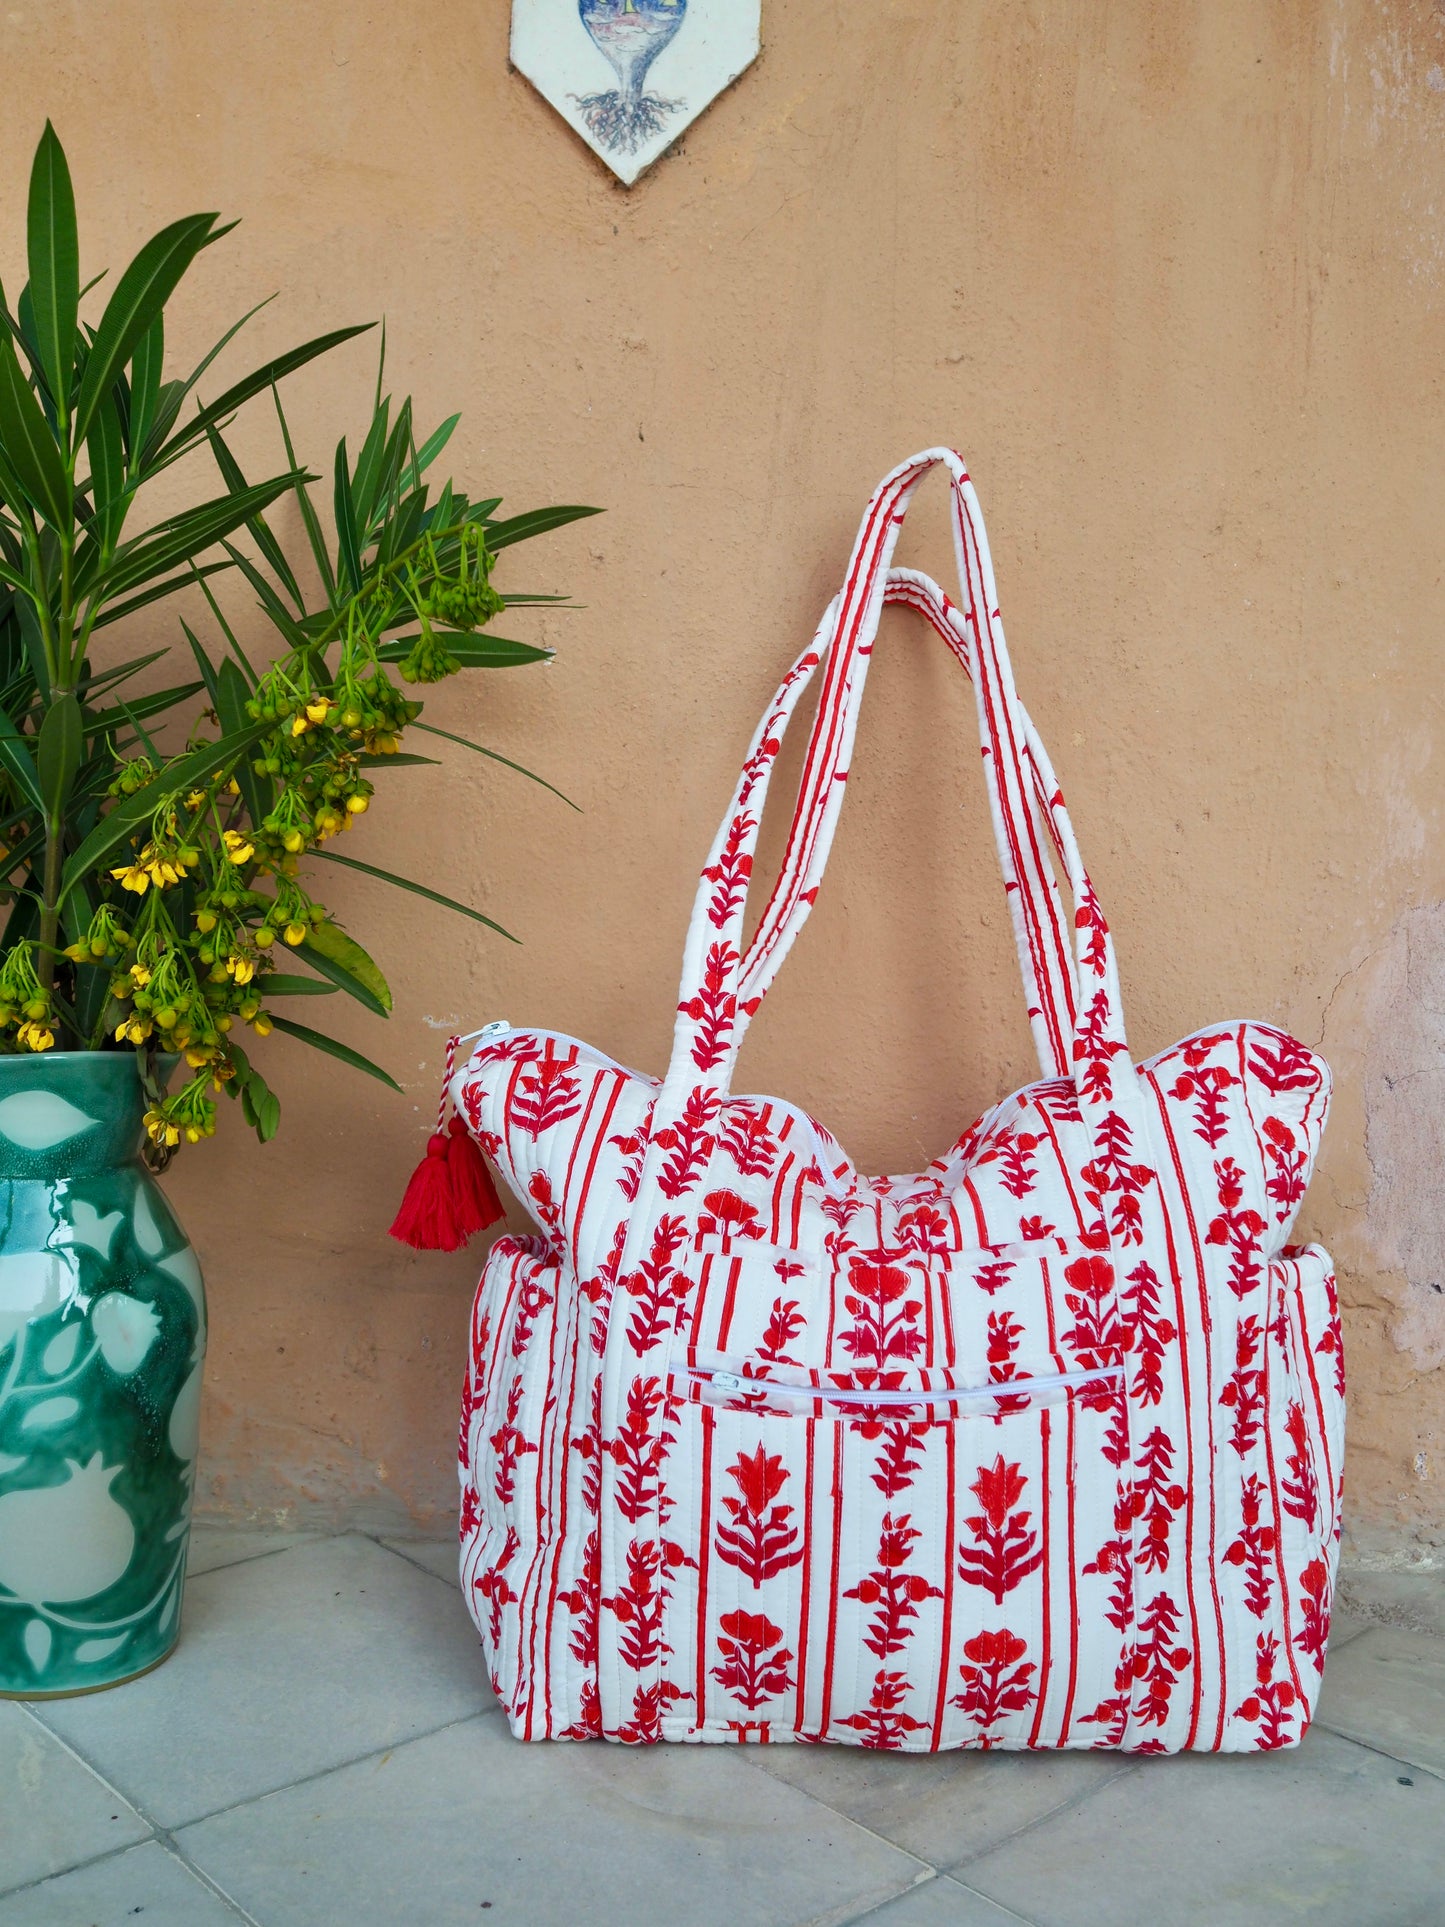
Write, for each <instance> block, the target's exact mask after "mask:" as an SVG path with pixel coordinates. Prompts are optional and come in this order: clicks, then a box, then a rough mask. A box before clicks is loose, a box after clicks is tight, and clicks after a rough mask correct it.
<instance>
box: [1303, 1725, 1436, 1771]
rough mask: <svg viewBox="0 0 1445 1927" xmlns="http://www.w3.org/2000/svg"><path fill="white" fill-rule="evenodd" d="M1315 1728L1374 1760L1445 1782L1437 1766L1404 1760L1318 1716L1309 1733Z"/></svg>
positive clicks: (1387, 1749) (1384, 1748)
mask: <svg viewBox="0 0 1445 1927" xmlns="http://www.w3.org/2000/svg"><path fill="white" fill-rule="evenodd" d="M1316 1728H1318V1729H1319V1731H1320V1732H1321V1733H1328V1734H1329V1735H1330V1736H1331V1738H1332V1739H1336V1740H1344V1741H1345V1742H1346V1743H1347V1744H1348V1745H1350V1746H1358V1747H1359V1748H1360V1749H1361V1750H1362V1751H1363V1752H1365V1753H1373V1754H1374V1755H1375V1757H1376V1759H1380V1760H1388V1761H1389V1762H1390V1764H1391V1765H1392V1766H1403V1767H1405V1768H1406V1769H1407V1770H1408V1771H1409V1772H1411V1773H1428V1774H1429V1775H1430V1778H1431V1779H1432V1780H1445V1772H1442V1771H1441V1769H1440V1768H1439V1767H1438V1766H1422V1765H1421V1764H1420V1762H1419V1761H1418V1760H1405V1759H1402V1758H1401V1757H1400V1755H1399V1754H1398V1753H1392V1752H1390V1750H1389V1748H1388V1747H1384V1746H1376V1745H1375V1744H1374V1743H1373V1741H1371V1740H1362V1739H1361V1738H1360V1736H1359V1734H1358V1733H1347V1732H1345V1730H1344V1728H1343V1727H1340V1726H1331V1725H1330V1723H1329V1721H1328V1720H1322V1719H1320V1718H1319V1717H1318V1716H1316V1717H1315V1718H1314V1719H1312V1720H1311V1721H1310V1731H1311V1732H1313V1731H1314V1730H1315V1729H1316Z"/></svg>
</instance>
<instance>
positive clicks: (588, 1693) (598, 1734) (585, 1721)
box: [557, 1679, 602, 1740]
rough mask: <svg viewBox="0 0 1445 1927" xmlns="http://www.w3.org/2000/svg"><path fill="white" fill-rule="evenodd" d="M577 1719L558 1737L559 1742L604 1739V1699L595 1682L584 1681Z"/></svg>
mask: <svg viewBox="0 0 1445 1927" xmlns="http://www.w3.org/2000/svg"><path fill="white" fill-rule="evenodd" d="M579 1699H580V1704H579V1706H578V1709H577V1718H576V1719H575V1720H573V1722H572V1724H571V1725H570V1726H567V1727H564V1728H563V1729H562V1731H561V1732H560V1733H559V1734H558V1735H557V1737H558V1739H559V1740H600V1739H601V1738H602V1699H601V1695H600V1694H599V1693H598V1691H597V1683H596V1681H595V1680H590V1679H584V1680H583V1682H582V1691H581V1694H580V1696H579Z"/></svg>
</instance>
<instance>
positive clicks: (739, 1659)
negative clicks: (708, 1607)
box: [712, 1611, 793, 1713]
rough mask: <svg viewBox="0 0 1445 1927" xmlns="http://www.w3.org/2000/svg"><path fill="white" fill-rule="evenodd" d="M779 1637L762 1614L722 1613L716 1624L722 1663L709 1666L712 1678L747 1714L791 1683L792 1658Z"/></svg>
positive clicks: (777, 1632) (773, 1697)
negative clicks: (744, 1708) (790, 1667)
mask: <svg viewBox="0 0 1445 1927" xmlns="http://www.w3.org/2000/svg"><path fill="white" fill-rule="evenodd" d="M782 1637H783V1629H782V1627H781V1626H775V1625H774V1624H773V1622H772V1620H771V1619H768V1618H766V1617H765V1616H764V1615H763V1614H762V1613H746V1612H741V1611H739V1612H731V1613H724V1614H723V1616H722V1618H721V1619H720V1620H719V1621H718V1642H717V1649H718V1656H719V1657H720V1659H721V1660H722V1664H721V1665H720V1666H714V1667H713V1669H712V1676H713V1678H714V1679H715V1680H716V1681H717V1682H718V1684H719V1685H720V1686H721V1687H722V1688H723V1690H724V1691H725V1692H727V1693H730V1694H731V1695H732V1697H733V1698H734V1699H735V1700H737V1701H739V1702H740V1703H741V1704H742V1705H743V1706H745V1707H746V1708H747V1709H748V1711H749V1712H750V1713H752V1712H756V1710H757V1709H758V1707H760V1706H761V1705H762V1704H763V1703H764V1701H766V1700H771V1699H777V1698H778V1697H779V1695H780V1694H782V1693H786V1692H787V1691H788V1690H789V1688H790V1687H791V1686H792V1684H793V1675H792V1674H791V1673H790V1672H789V1670H788V1668H789V1665H790V1663H791V1661H792V1657H793V1655H792V1654H791V1653H790V1652H789V1651H788V1649H787V1647H786V1646H784V1645H783V1644H782V1643H781V1641H782Z"/></svg>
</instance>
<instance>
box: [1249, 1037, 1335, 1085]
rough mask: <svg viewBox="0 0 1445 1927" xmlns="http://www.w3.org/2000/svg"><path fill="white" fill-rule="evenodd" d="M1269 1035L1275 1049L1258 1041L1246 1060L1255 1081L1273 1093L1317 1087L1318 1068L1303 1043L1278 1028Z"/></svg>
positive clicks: (1318, 1083)
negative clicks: (1257, 1080) (1272, 1039)
mask: <svg viewBox="0 0 1445 1927" xmlns="http://www.w3.org/2000/svg"><path fill="white" fill-rule="evenodd" d="M1271 1035H1272V1036H1273V1038H1274V1044H1275V1048H1274V1049H1273V1050H1271V1049H1269V1047H1268V1046H1267V1045H1263V1044H1261V1045H1259V1046H1257V1047H1256V1049H1255V1052H1254V1055H1253V1056H1252V1057H1251V1058H1250V1060H1249V1068H1250V1069H1251V1070H1252V1071H1253V1072H1254V1074H1255V1076H1256V1077H1257V1078H1258V1079H1259V1081H1260V1082H1261V1083H1262V1084H1263V1085H1264V1086H1265V1088H1266V1089H1267V1090H1268V1091H1270V1092H1272V1093H1273V1094H1274V1095H1276V1096H1278V1094H1279V1093H1280V1092H1281V1091H1314V1090H1318V1089H1319V1085H1320V1073H1319V1069H1318V1067H1317V1065H1316V1064H1315V1061H1314V1059H1313V1057H1311V1055H1310V1053H1309V1052H1308V1051H1307V1050H1306V1049H1305V1047H1304V1045H1303V1044H1300V1043H1296V1041H1295V1040H1294V1038H1293V1037H1286V1036H1285V1035H1284V1033H1283V1032H1282V1031H1274V1032H1272V1033H1271Z"/></svg>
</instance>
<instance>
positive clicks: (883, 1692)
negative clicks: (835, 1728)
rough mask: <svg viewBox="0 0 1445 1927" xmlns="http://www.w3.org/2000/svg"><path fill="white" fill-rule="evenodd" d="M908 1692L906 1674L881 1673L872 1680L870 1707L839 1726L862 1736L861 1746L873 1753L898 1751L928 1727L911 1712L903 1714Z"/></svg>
mask: <svg viewBox="0 0 1445 1927" xmlns="http://www.w3.org/2000/svg"><path fill="white" fill-rule="evenodd" d="M908 1693H909V1685H908V1675H907V1674H906V1673H890V1672H888V1671H886V1670H885V1671H882V1672H880V1673H878V1674H877V1676H876V1677H875V1679H874V1681H873V1691H872V1692H871V1693H870V1694H869V1696H868V1704H867V1706H866V1707H865V1708H864V1709H863V1710H862V1712H860V1713H850V1714H849V1715H848V1716H847V1718H846V1719H841V1720H839V1722H838V1724H839V1725H840V1726H849V1727H851V1728H852V1729H853V1731H854V1732H855V1733H860V1734H861V1735H862V1736H863V1737H862V1738H861V1740H860V1741H859V1745H860V1746H863V1747H866V1748H869V1749H871V1750H873V1751H881V1752H891V1751H896V1750H897V1749H898V1748H899V1747H900V1746H902V1744H903V1740H904V1736H905V1735H906V1734H909V1733H922V1732H924V1731H926V1729H927V1726H928V1721H927V1720H918V1719H915V1718H914V1717H913V1715H912V1714H911V1713H905V1712H903V1710H902V1707H903V1702H904V1700H905V1699H907V1697H908Z"/></svg>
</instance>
